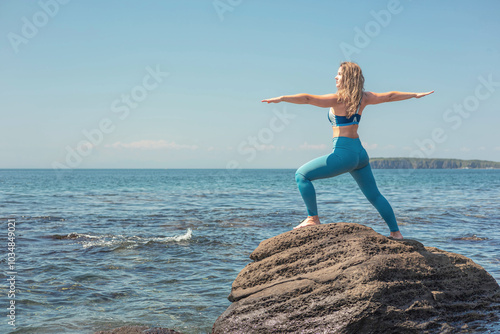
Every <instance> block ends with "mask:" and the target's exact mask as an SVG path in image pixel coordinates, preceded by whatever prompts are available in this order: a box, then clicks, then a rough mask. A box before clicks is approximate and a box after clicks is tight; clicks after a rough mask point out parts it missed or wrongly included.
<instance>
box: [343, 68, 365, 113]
mask: <svg viewBox="0 0 500 334" xmlns="http://www.w3.org/2000/svg"><path fill="white" fill-rule="evenodd" d="M340 68H341V74H342V80H341V81H340V87H339V89H338V92H337V94H338V97H339V101H340V102H342V103H345V104H346V113H347V117H348V118H349V117H352V115H354V113H355V112H356V110H357V109H358V104H359V103H360V102H361V98H362V97H363V87H364V84H365V78H364V77H363V73H362V72H361V68H360V67H359V65H358V64H356V63H352V62H348V61H345V62H343V63H341V64H340Z"/></svg>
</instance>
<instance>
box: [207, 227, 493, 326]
mask: <svg viewBox="0 0 500 334" xmlns="http://www.w3.org/2000/svg"><path fill="white" fill-rule="evenodd" d="M250 258H251V259H252V260H253V261H254V262H252V263H250V264H248V265H247V266H246V267H245V268H244V269H243V270H242V271H241V272H240V273H239V275H238V277H237V278H236V280H235V281H234V282H233V285H232V291H231V294H230V295H229V300H230V301H231V302H232V304H231V305H230V306H229V308H228V309H227V310H226V311H225V312H224V313H223V314H222V315H221V316H220V317H219V318H218V319H217V321H216V322H215V324H214V326H213V331H212V333H214V334H219V333H231V334H236V333H245V334H249V333H315V334H317V333H356V334H358V333H384V334H390V333H456V332H463V333H469V329H470V328H471V326H474V324H478V323H481V321H479V322H474V324H473V323H472V321H475V320H484V321H492V320H495V319H498V314H499V313H500V287H499V286H498V284H497V282H496V281H495V279H494V278H493V277H492V276H491V275H490V274H488V273H487V272H486V271H485V270H484V269H483V268H482V267H481V266H479V265H477V264H476V263H474V262H473V261H472V260H470V259H469V258H467V257H465V256H462V255H459V254H454V253H450V252H446V251H443V250H440V249H437V248H433V247H424V246H423V245H422V244H421V243H420V242H418V241H415V240H403V241H399V240H392V239H389V238H387V237H385V236H382V235H380V234H378V233H376V232H375V231H373V230H372V229H371V228H369V227H366V226H363V225H359V224H350V223H336V224H325V225H318V226H312V227H307V228H301V229H298V230H292V231H289V232H286V233H284V234H281V235H278V236H276V237H274V238H271V239H268V240H265V241H263V242H261V244H260V245H259V247H257V249H255V251H254V252H253V253H252V254H251V255H250Z"/></svg>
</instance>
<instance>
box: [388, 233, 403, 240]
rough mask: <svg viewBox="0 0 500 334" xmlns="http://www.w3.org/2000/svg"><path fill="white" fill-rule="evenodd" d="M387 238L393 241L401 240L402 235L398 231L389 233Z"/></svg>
mask: <svg viewBox="0 0 500 334" xmlns="http://www.w3.org/2000/svg"><path fill="white" fill-rule="evenodd" d="M389 238H393V239H397V240H403V235H402V234H401V232H399V231H396V232H391V235H390V236H389Z"/></svg>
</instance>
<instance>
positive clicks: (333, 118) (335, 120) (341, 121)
mask: <svg viewBox="0 0 500 334" xmlns="http://www.w3.org/2000/svg"><path fill="white" fill-rule="evenodd" d="M360 105H361V100H360V101H359V104H358V108H357V109H356V113H355V114H354V115H352V116H351V117H349V118H347V117H346V116H337V115H335V114H334V113H333V112H332V110H333V108H330V111H329V112H328V120H329V121H330V123H332V126H348V125H353V124H359V121H360V120H361V115H360V114H358V111H359V106H360Z"/></svg>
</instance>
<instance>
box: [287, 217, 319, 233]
mask: <svg viewBox="0 0 500 334" xmlns="http://www.w3.org/2000/svg"><path fill="white" fill-rule="evenodd" d="M320 224H321V223H320V222H319V217H318V216H307V218H306V219H304V220H303V221H302V223H300V224H299V225H297V226H295V227H294V228H293V229H294V230H296V229H298V228H301V227H306V226H314V225H320Z"/></svg>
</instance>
